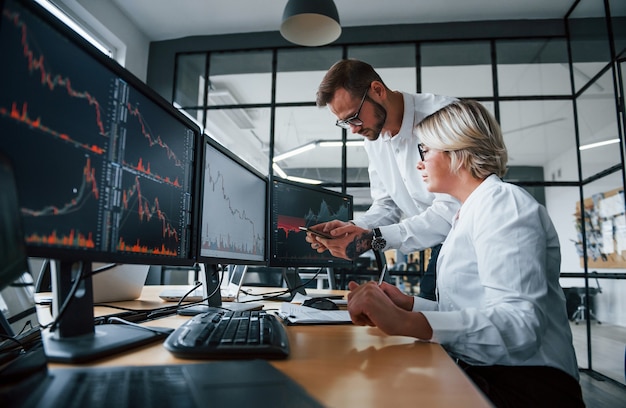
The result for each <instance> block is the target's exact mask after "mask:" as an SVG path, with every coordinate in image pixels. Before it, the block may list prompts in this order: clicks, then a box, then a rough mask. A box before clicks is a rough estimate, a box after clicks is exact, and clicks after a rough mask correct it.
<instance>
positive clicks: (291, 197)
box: [269, 178, 353, 267]
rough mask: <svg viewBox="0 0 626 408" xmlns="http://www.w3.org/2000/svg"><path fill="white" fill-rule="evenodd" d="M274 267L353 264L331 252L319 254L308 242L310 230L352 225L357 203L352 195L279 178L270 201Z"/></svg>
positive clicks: (272, 190)
mask: <svg viewBox="0 0 626 408" xmlns="http://www.w3.org/2000/svg"><path fill="white" fill-rule="evenodd" d="M270 200H271V201H270V202H271V204H270V209H271V210H270V224H271V233H270V234H271V235H270V259H269V264H270V266H280V267H333V266H345V265H350V264H352V261H348V260H346V259H342V258H337V257H334V256H333V255H331V254H330V253H329V252H328V251H325V252H323V253H321V254H320V253H318V252H317V251H315V250H313V249H312V248H311V244H309V243H308V242H306V241H305V237H306V232H304V231H301V230H300V227H310V226H313V225H316V224H319V223H322V222H327V221H331V220H341V221H349V220H351V219H352V215H353V210H352V208H353V205H352V204H353V199H352V196H351V195H349V194H344V193H340V192H337V191H333V190H329V189H325V188H321V187H318V186H314V185H311V184H302V183H296V182H293V181H290V180H285V179H280V178H275V179H273V180H272V186H271V197H270Z"/></svg>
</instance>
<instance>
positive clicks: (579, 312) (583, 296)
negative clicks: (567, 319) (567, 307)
mask: <svg viewBox="0 0 626 408" xmlns="http://www.w3.org/2000/svg"><path fill="white" fill-rule="evenodd" d="M595 273H597V272H595V271H594V272H592V274H595ZM595 280H596V287H595V288H592V287H590V288H589V289H588V290H589V296H590V297H591V299H589V311H588V312H589V319H593V320H595V321H596V322H597V323H598V324H600V323H601V322H600V321H599V320H598V319H597V318H596V315H595V314H594V313H593V310H591V301H592V300H593V298H594V297H595V296H596V295H597V294H598V293H602V288H601V287H600V283H599V282H598V278H597V277H595ZM572 290H574V291H575V293H576V294H577V295H578V296H579V298H580V303H579V304H578V308H577V309H576V311H575V312H574V314H573V315H572V317H571V320H572V321H573V322H574V324H578V323H580V322H582V321H585V319H586V318H587V292H586V291H585V288H584V287H583V288H572Z"/></svg>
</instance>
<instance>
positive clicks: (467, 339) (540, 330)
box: [413, 175, 578, 379]
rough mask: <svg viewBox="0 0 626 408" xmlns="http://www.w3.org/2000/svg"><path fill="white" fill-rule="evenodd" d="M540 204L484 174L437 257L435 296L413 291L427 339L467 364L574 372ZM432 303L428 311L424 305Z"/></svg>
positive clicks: (550, 237) (555, 244) (553, 244)
mask: <svg viewBox="0 0 626 408" xmlns="http://www.w3.org/2000/svg"><path fill="white" fill-rule="evenodd" d="M560 264H561V252H560V246H559V239H558V236H557V233H556V230H555V229H554V226H553V225H552V221H551V220H550V217H549V216H548V213H547V211H546V209H545V208H544V207H543V206H542V205H540V204H539V203H537V201H535V199H534V198H533V197H532V196H530V194H528V193H527V192H526V191H525V190H523V189H522V188H520V187H517V186H514V185H512V184H509V183H505V182H503V181H501V180H500V179H499V178H498V177H497V176H495V175H491V176H489V177H488V178H487V179H485V181H483V183H482V184H481V185H480V186H479V187H478V188H477V189H476V190H474V191H473V192H472V193H471V195H470V196H469V197H468V199H467V200H466V201H465V203H463V205H462V207H461V208H460V210H459V213H458V216H457V217H455V218H454V220H453V226H452V230H451V231H450V234H449V235H448V237H447V238H446V240H445V242H444V244H443V247H442V248H441V252H440V254H439V259H438V262H437V292H438V300H437V302H432V301H428V300H426V299H422V298H415V303H414V306H413V310H414V311H422V312H423V314H424V315H425V316H426V319H427V320H428V322H429V323H430V325H431V327H432V329H433V338H432V339H431V340H432V341H436V342H438V343H441V344H442V345H443V346H444V347H445V348H446V349H447V350H448V352H449V353H450V354H451V355H453V356H455V357H458V358H460V359H462V360H463V361H465V362H466V363H468V364H474V365H510V366H550V367H555V368H558V369H561V370H562V371H565V372H566V373H568V374H570V375H571V376H572V377H574V378H576V379H578V366H577V362H576V355H575V353H574V347H573V345H572V333H571V330H570V327H569V322H568V319H567V311H566V307H565V296H564V294H563V290H562V288H561V286H560V285H559V274H560ZM428 310H434V311H428Z"/></svg>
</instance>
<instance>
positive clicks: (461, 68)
mask: <svg viewBox="0 0 626 408" xmlns="http://www.w3.org/2000/svg"><path fill="white" fill-rule="evenodd" d="M420 57H421V62H422V67H421V77H422V92H429V93H434V94H439V95H449V96H456V97H458V98H468V97H471V98H476V97H484V96H493V78H492V75H491V49H490V45H489V42H486V41H464V42H444V43H435V44H428V43H426V44H422V45H421V47H420Z"/></svg>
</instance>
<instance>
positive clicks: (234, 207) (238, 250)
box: [198, 135, 268, 265]
mask: <svg viewBox="0 0 626 408" xmlns="http://www.w3.org/2000/svg"><path fill="white" fill-rule="evenodd" d="M203 153H204V156H203V166H202V169H203V171H202V182H201V183H200V184H201V185H202V191H201V193H200V194H199V195H200V197H201V200H202V201H201V211H200V218H199V220H198V222H199V224H200V239H199V242H198V244H199V245H198V259H199V260H200V261H202V262H212V263H215V262H216V263H228V264H230V263H235V264H238V265H266V264H267V255H266V254H267V248H266V247H267V239H266V235H267V205H268V199H267V196H268V189H267V178H266V177H265V176H263V175H262V174H261V173H259V172H258V171H256V170H255V169H254V168H253V167H252V166H250V165H249V164H247V163H245V162H244V161H242V160H241V159H240V158H238V157H237V156H236V155H234V154H233V153H232V152H230V151H228V150H227V149H226V148H225V147H223V146H221V145H220V144H219V143H217V142H216V141H215V140H214V139H212V138H211V137H209V136H207V135H205V136H204V151H203Z"/></svg>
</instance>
